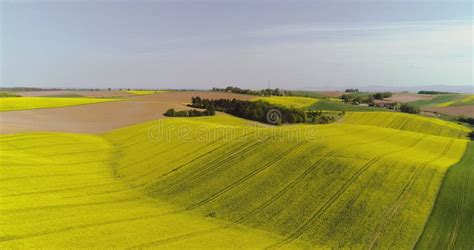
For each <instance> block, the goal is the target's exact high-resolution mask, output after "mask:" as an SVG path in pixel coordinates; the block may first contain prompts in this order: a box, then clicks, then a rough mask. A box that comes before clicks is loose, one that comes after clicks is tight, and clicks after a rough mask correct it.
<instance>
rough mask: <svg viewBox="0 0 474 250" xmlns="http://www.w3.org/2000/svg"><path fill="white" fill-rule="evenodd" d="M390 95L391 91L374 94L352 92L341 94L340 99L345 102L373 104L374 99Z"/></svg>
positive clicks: (381, 98)
mask: <svg viewBox="0 0 474 250" xmlns="http://www.w3.org/2000/svg"><path fill="white" fill-rule="evenodd" d="M346 91H347V90H346ZM391 96H392V93H391V92H378V93H375V94H359V93H357V92H355V93H352V94H343V95H342V96H341V99H342V100H343V101H344V102H347V103H349V102H351V103H353V104H360V103H366V104H373V103H374V100H376V99H377V100H383V99H384V98H388V97H391Z"/></svg>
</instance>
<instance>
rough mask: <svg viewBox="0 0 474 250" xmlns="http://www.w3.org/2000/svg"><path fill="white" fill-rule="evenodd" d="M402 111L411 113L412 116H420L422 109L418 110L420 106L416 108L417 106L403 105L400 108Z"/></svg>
mask: <svg viewBox="0 0 474 250" xmlns="http://www.w3.org/2000/svg"><path fill="white" fill-rule="evenodd" d="M400 111H402V112H404V113H410V114H419V113H420V108H418V106H415V105H411V104H408V103H403V104H402V105H401V106H400Z"/></svg>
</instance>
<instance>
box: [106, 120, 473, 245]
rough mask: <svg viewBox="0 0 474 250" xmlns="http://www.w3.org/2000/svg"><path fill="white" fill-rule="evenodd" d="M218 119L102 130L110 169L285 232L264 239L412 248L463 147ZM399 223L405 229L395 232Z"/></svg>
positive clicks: (175, 197)
mask: <svg viewBox="0 0 474 250" xmlns="http://www.w3.org/2000/svg"><path fill="white" fill-rule="evenodd" d="M219 119H221V117H212V118H198V119H186V118H185V119H168V120H165V121H163V123H161V122H160V123H147V124H142V125H138V126H134V127H130V128H126V129H121V130H118V131H114V132H111V133H108V134H106V135H105V137H106V138H107V139H109V140H110V141H112V142H113V143H114V144H115V145H117V146H118V147H119V148H120V149H121V152H122V153H121V157H120V159H119V161H118V162H117V165H116V166H117V168H116V173H117V175H118V176H120V178H121V179H122V180H123V181H124V182H125V183H128V184H129V185H131V186H132V187H135V188H138V189H141V190H144V192H145V193H147V194H148V195H150V196H151V197H154V198H156V199H159V200H164V201H167V202H170V203H172V204H175V205H176V206H179V207H181V208H182V209H183V211H193V213H196V214H200V215H201V216H210V217H213V218H218V219H222V220H225V221H229V222H233V223H235V224H239V225H246V226H250V227H253V228H258V229H262V230H265V231H268V232H272V233H275V234H280V235H283V236H285V239H284V240H283V241H281V242H279V243H278V244H272V245H271V246H283V245H286V244H289V243H292V242H294V241H295V240H304V241H308V242H310V243H312V244H314V245H316V246H317V245H323V246H330V247H338V246H345V247H361V246H366V247H369V246H378V247H382V248H386V247H395V248H411V247H413V246H414V245H415V243H416V241H417V239H418V237H419V235H420V234H421V232H422V231H423V225H424V223H425V222H426V220H427V219H428V216H429V213H430V210H431V207H432V206H433V203H434V200H435V197H436V193H437V190H438V188H439V185H440V183H441V180H442V178H443V175H444V171H446V169H447V168H448V167H449V166H450V165H452V164H454V163H455V162H457V161H458V160H459V159H460V158H461V156H462V154H463V152H464V149H465V146H466V142H465V141H463V140H457V139H454V138H447V137H439V136H431V135H427V134H417V133H411V132H403V131H398V130H393V129H386V128H381V127H379V128H378V127H373V126H363V125H345V124H337V125H329V126H309V125H303V126H290V127H282V128H276V130H275V128H265V127H263V128H254V129H253V130H252V129H250V130H249V129H248V127H246V126H244V125H238V122H233V125H226V123H227V122H226V121H221V120H219ZM201 122H202V124H200V123H201ZM281 129H284V130H281ZM150 131H151V133H150ZM177 131H187V133H186V135H187V136H186V137H185V138H184V139H183V138H182V137H181V136H180V133H178V132H177ZM154 132H156V133H154ZM308 134H310V135H314V136H315V137H311V138H308V137H304V136H303V135H308ZM285 135H292V137H286V136H285ZM232 136H233V137H232ZM281 136H283V139H282V138H281ZM275 137H276V138H277V139H276V140H275ZM147 138H148V139H147ZM153 138H155V139H156V140H155V139H153ZM157 138H160V139H157ZM164 138H167V139H166V140H164ZM197 138H201V140H198V139H197ZM202 138H207V139H202ZM225 138H227V139H229V138H240V140H235V139H234V140H229V141H225ZM243 138H245V139H243ZM257 138H258V139H257ZM291 138H293V139H291ZM294 138H299V139H297V140H295V139H294ZM372 149H377V150H376V151H374V150H372ZM143 152H146V154H147V155H148V157H144V156H143ZM149 156H151V157H149ZM420 192H423V195H422V196H420V195H419V193H420ZM387 218H389V219H388V220H387ZM401 223H403V225H404V228H406V230H404V231H403V232H400V231H398V230H394V229H395V228H398V227H399V226H400V225H401Z"/></svg>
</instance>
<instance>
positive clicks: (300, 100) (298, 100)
mask: <svg viewBox="0 0 474 250" xmlns="http://www.w3.org/2000/svg"><path fill="white" fill-rule="evenodd" d="M254 100H262V101H266V102H269V103H272V104H278V105H282V106H285V107H288V108H291V107H293V108H306V107H308V106H310V105H311V104H314V103H315V102H316V101H317V99H314V98H310V97H300V96H270V97H258V98H255V99H254Z"/></svg>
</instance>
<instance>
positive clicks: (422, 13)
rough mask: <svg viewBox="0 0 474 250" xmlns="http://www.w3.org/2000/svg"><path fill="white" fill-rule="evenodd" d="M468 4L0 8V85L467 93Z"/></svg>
mask: <svg viewBox="0 0 474 250" xmlns="http://www.w3.org/2000/svg"><path fill="white" fill-rule="evenodd" d="M472 21H473V6H472V3H471V1H455V0H449V1H429V0H423V1H413V0H399V1H384V0H378V1H375V0H374V1H367V0H366V1H363V0H362V1H355V0H347V1H345V0H331V1H330V0H325V1H290V0H288V1H257V0H255V1H247V0H240V1H229V0H223V1H217V0H216V1H213V0H208V1H131V0H130V1H87V0H83V1H67V0H63V1H34V2H33V1H31V2H30V1H21V0H17V1H4V0H0V28H1V39H0V60H1V61H0V66H1V67H0V85H1V86H2V87H7V86H10V87H11V86H33V87H62V88H81V87H82V88H91V87H96V88H108V87H112V88H194V89H205V88H210V87H213V86H216V87H224V86H228V85H235V86H240V87H243V88H253V89H258V88H266V87H267V86H270V87H272V88H274V87H279V88H286V89H319V88H328V87H329V88H334V89H337V88H342V87H360V86H372V85H381V86H422V85H438V84H440V85H468V86H469V85H470V86H473V84H474V83H473V72H474V68H473V61H472V60H473V38H474V36H473V23H472Z"/></svg>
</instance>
